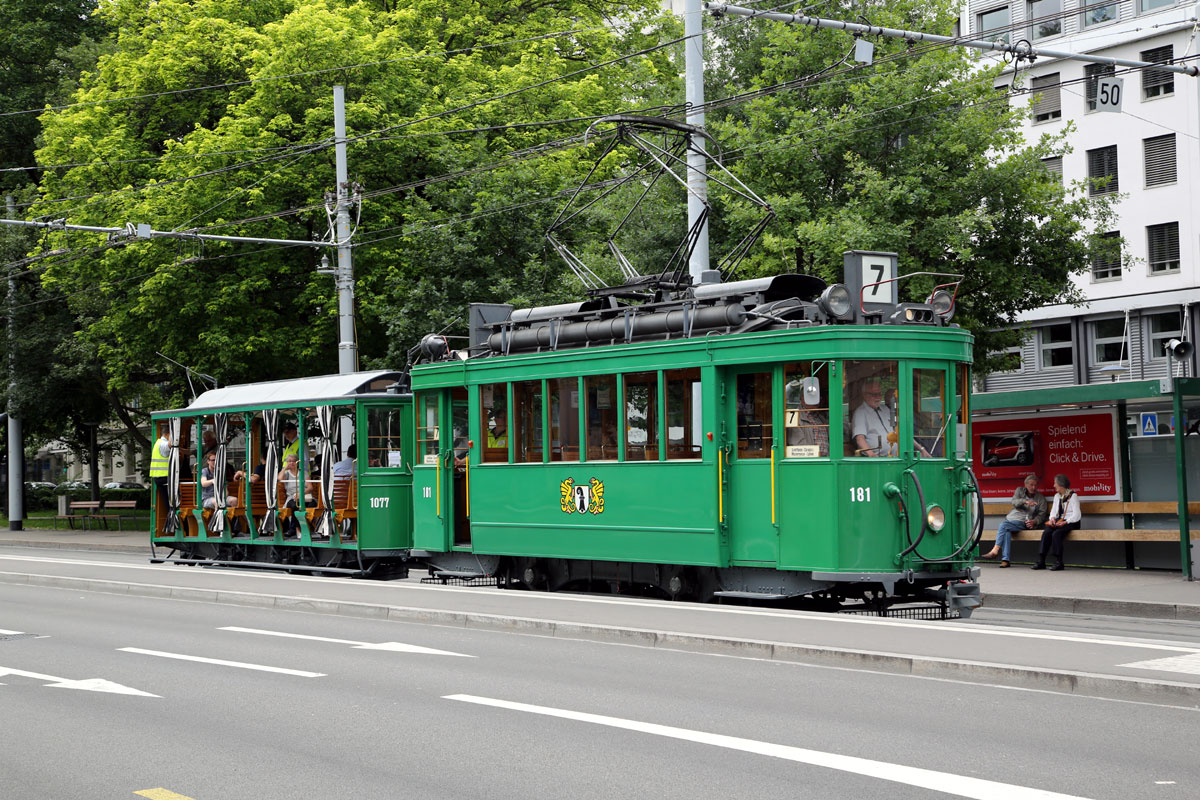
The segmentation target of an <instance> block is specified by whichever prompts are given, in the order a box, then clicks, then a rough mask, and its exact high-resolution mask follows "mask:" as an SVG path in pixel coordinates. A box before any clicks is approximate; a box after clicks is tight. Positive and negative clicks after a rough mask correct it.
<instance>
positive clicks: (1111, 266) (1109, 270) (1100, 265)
mask: <svg viewBox="0 0 1200 800" xmlns="http://www.w3.org/2000/svg"><path fill="white" fill-rule="evenodd" d="M1102 238H1103V239H1106V240H1110V241H1111V240H1115V239H1120V238H1121V232H1120V231H1109V232H1108V233H1106V234H1103V236H1102ZM1104 244H1108V242H1105V243H1104ZM1119 277H1121V247H1120V245H1119V244H1116V243H1115V242H1114V243H1112V244H1111V245H1109V246H1107V247H1105V246H1101V248H1100V249H1099V251H1098V252H1097V253H1096V254H1095V255H1093V256H1092V280H1097V281H1104V280H1109V279H1111V278H1119Z"/></svg>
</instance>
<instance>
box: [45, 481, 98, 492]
mask: <svg viewBox="0 0 1200 800" xmlns="http://www.w3.org/2000/svg"><path fill="white" fill-rule="evenodd" d="M90 488H92V482H91V481H63V482H62V483H60V484H59V485H58V486H55V487H54V489H55V491H58V492H76V491H79V490H81V489H90Z"/></svg>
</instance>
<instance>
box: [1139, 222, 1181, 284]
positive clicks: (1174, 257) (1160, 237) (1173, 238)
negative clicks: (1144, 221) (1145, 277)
mask: <svg viewBox="0 0 1200 800" xmlns="http://www.w3.org/2000/svg"><path fill="white" fill-rule="evenodd" d="M1146 249H1147V250H1148V251H1149V256H1150V258H1149V261H1150V274H1151V275H1161V274H1162V273H1164V272H1178V271H1179V223H1178V222H1164V223H1163V224H1161V225H1147V226H1146Z"/></svg>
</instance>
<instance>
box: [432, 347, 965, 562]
mask: <svg viewBox="0 0 1200 800" xmlns="http://www.w3.org/2000/svg"><path fill="white" fill-rule="evenodd" d="M971 346H972V337H971V336H970V334H969V333H968V332H966V331H963V330H961V329H958V328H943V327H925V326H900V325H870V326H855V325H837V326H832V325H826V326H819V327H818V326H814V327H803V328H796V329H791V330H784V331H778V330H777V331H766V332H760V333H750V334H741V335H726V336H713V337H707V338H691V339H680V340H673V341H657V342H650V343H640V344H626V345H614V346H599V347H590V348H580V349H571V350H563V351H557V352H543V353H529V354H519V355H508V356H495V357H491V358H476V359H470V360H467V361H454V362H447V363H433V364H426V365H420V366H417V367H416V368H414V370H413V375H412V380H413V391H414V393H415V394H416V396H417V398H418V402H421V399H422V398H430V402H438V403H440V406H439V407H440V408H441V409H442V412H443V413H446V412H447V410H448V406H449V402H450V401H449V396H450V394H451V393H452V392H454V391H455V390H457V391H458V392H459V394H460V396H461V392H462V390H463V389H466V390H467V391H466V403H467V409H468V416H467V419H468V420H469V439H470V442H469V453H470V458H469V464H470V466H469V469H467V470H466V471H465V472H461V471H460V473H459V474H457V475H456V474H455V471H454V470H453V469H452V468H451V463H452V460H453V459H452V456H451V454H452V452H453V443H452V438H453V435H452V432H451V431H450V426H449V425H442V426H441V429H440V431H439V434H438V435H439V441H438V448H439V449H438V454H437V456H436V457H431V458H428V459H426V460H424V461H418V462H416V463H415V466H414V477H413V481H414V486H415V487H416V493H415V495H414V506H413V520H414V527H415V531H416V536H415V545H416V546H417V547H419V548H422V549H426V550H430V551H448V550H451V549H457V550H464V551H470V552H474V553H477V554H488V555H508V556H527V557H544V558H558V557H561V558H579V559H595V560H611V561H633V562H646V563H661V564H683V565H704V566H711V567H728V566H759V567H769V568H777V569H785V570H811V571H818V572H844V573H866V572H897V571H902V570H906V569H913V568H918V569H919V568H922V567H924V566H927V565H926V564H925V563H924V562H921V561H918V560H916V558H915V556H912V555H910V556H908V557H907V558H906V559H904V560H903V563H900V561H899V560H898V559H897V556H898V554H899V553H901V552H902V551H903V550H904V549H905V548H906V547H907V546H908V541H907V539H906V536H905V531H904V526H903V524H902V522H901V520H902V516H901V513H900V508H901V507H900V504H899V503H898V502H897V501H896V500H895V499H889V498H888V497H887V496H886V495H885V491H887V487H888V486H889V485H892V486H895V487H896V488H897V489H898V490H899V495H900V499H902V500H903V501H904V503H905V505H906V508H907V510H908V517H909V525H910V526H911V535H912V536H913V537H916V536H917V535H918V533H919V532H920V531H921V527H922V525H921V522H922V518H923V517H924V516H925V509H923V508H920V503H919V500H918V496H917V493H916V490H915V486H916V484H915V482H914V481H913V480H912V479H911V478H910V477H909V476H907V475H906V474H905V473H906V470H909V469H911V471H912V473H913V474H914V475H915V476H916V478H917V479H918V480H919V481H920V484H921V486H922V487H923V489H924V501H925V504H926V506H929V505H931V504H935V503H936V504H937V505H939V506H941V508H942V509H943V510H944V512H945V518H946V523H945V526H944V528H943V529H942V530H941V531H938V532H934V531H933V530H932V529H931V530H929V531H928V532H927V533H926V534H925V536H924V539H923V541H922V542H921V544H920V547H919V553H920V555H921V556H922V557H924V559H937V558H944V557H946V556H950V555H952V554H953V553H954V552H955V551H956V550H957V549H959V547H960V546H961V545H962V544H963V542H964V541H966V539H967V537H968V536H969V535H970V533H971V530H970V528H971V524H972V515H971V513H969V512H968V511H967V509H966V504H967V497H968V491H967V486H968V484H969V481H968V480H967V478H966V477H965V468H966V465H968V464H969V458H968V453H966V452H965V450H958V449H957V448H958V447H959V446H960V445H959V443H960V442H961V441H964V439H965V441H969V438H967V437H961V436H959V435H958V433H959V432H958V431H957V430H956V427H955V420H956V419H957V418H958V417H957V415H958V414H959V409H958V408H957V400H956V398H957V397H958V390H956V387H961V386H963V385H967V384H968V381H967V380H966V377H967V368H968V365H969V363H970V359H971ZM809 361H816V362H824V363H825V364H826V367H825V368H826V369H828V370H829V374H830V376H831V377H830V379H829V380H828V408H829V409H830V411H831V424H830V428H829V438H830V441H831V444H832V452H831V455H830V456H829V457H819V458H788V457H785V456H784V447H783V442H782V441H781V436H780V432H781V431H783V430H784V425H783V414H784V408H783V405H784V404H783V403H781V402H773V404H772V408H773V415H774V419H773V420H771V423H772V424H771V431H772V433H771V436H770V437H768V438H770V441H771V444H772V445H773V448H774V449H773V453H772V455H771V456H769V457H765V458H746V459H739V458H738V456H737V450H738V443H737V440H736V437H737V433H736V430H737V429H736V413H737V408H736V405H737V403H736V397H735V391H734V388H733V383H734V382H735V381H736V379H737V376H738V375H739V374H745V373H754V372H759V373H770V374H771V375H772V376H773V378H772V379H773V381H774V383H773V393H772V397H776V398H777V397H778V395H779V392H778V391H774V390H778V389H780V388H781V386H782V384H781V378H780V376H781V373H782V365H784V364H788V363H793V362H809ZM850 361H854V362H868V361H884V362H895V363H896V364H897V370H898V372H897V384H898V386H910V385H911V384H912V380H913V370H914V369H920V370H925V371H927V372H930V373H934V374H941V375H943V376H944V383H943V386H944V390H943V398H942V399H943V402H942V405H941V413H942V414H943V415H944V420H945V424H944V426H943V429H942V430H943V432H944V433H945V437H944V440H943V441H942V448H943V451H944V452H946V453H948V454H949V456H950V457H948V458H933V457H929V458H927V457H915V456H914V455H913V452H915V451H914V448H913V447H909V448H907V450H908V451H909V452H903V451H902V452H901V454H900V456H897V457H890V458H862V457H859V458H852V457H847V456H845V455H843V451H842V446H843V445H842V444H841V443H842V441H843V434H842V431H843V430H848V428H849V419H848V418H847V417H848V416H849V414H850V413H852V412H853V410H852V409H849V410H848V412H849V413H847V414H845V415H844V414H843V413H842V408H843V398H842V388H843V386H842V368H843V365H844V364H845V363H846V362H850ZM689 368H698V369H699V370H700V376H701V394H702V402H701V409H700V428H701V431H700V432H701V433H702V434H703V435H702V436H701V437H700V443H699V444H700V447H699V458H697V459H694V460H667V459H666V458H665V452H664V451H665V447H659V448H658V449H659V455H658V459H659V460H657V461H654V460H651V461H641V460H636V461H635V460H629V461H623V462H613V461H587V460H579V461H567V462H561V461H555V462H550V461H547V460H546V459H545V456H543V462H542V463H480V460H481V458H482V455H483V453H482V450H483V447H482V444H483V441H484V437H485V436H486V435H487V433H486V431H484V429H483V423H482V421H481V407H480V406H481V401H480V394H481V392H480V390H479V388H478V387H481V386H484V385H488V384H493V385H494V384H512V382H516V381H537V380H552V379H558V378H565V379H574V378H583V377H586V376H589V375H622V376H623V375H626V374H634V373H647V372H654V371H661V370H680V369H689ZM622 385H623V384H622ZM662 385H663V382H662V376H661V373H660V375H659V387H660V391H661V387H662ZM580 386H581V387H582V384H580ZM508 391H509V400H510V403H511V398H512V396H513V395H512V392H513V389H512V387H511V385H510V386H509V389H508ZM664 399H665V398H663V397H662V396H661V394H660V396H659V401H660V404H661V402H662V401H663V400H664ZM622 402H623V401H622ZM914 402H915V401H913V400H912V399H907V398H906V399H905V400H902V401H901V403H902V405H901V406H900V418H899V441H900V442H906V441H907V442H912V441H914V432H913V423H912V416H913V415H912V414H911V405H912V404H913V403H914ZM581 405H582V403H581ZM546 406H547V398H546V395H545V392H543V394H542V414H543V419H545V420H548V419H549V416H548V414H547V411H546ZM418 413H419V412H418ZM506 413H507V412H506ZM510 416H511V415H510ZM963 416H964V417H965V416H966V415H963ZM445 418H446V417H443V419H445ZM580 419H581V433H580V436H581V438H582V436H583V434H582V429H583V423H582V420H583V419H584V415H583V413H582V412H581V414H580ZM508 424H509V430H510V431H511V430H512V422H511V419H510V421H509V423H508ZM621 424H622V426H623V424H624V423H621ZM663 429H664V430H665V426H664V428H663ZM543 431H544V433H543V447H542V452H543V454H546V453H548V452H549V449H550V448H549V444H548V442H549V431H548V430H547V429H546V426H544V427H543ZM508 438H509V440H510V441H509V444H508V447H509V459H510V461H511V458H512V453H513V444H512V441H511V440H512V438H513V437H512V436H510V437H508ZM660 444H661V442H660ZM964 447H965V445H964ZM624 448H625V445H622V450H624ZM579 449H580V451H581V452H582V451H584V450H585V447H584V446H583V444H582V443H581V445H580V448H579ZM719 462H720V463H719ZM772 465H773V466H774V498H773V499H774V508H773V509H772ZM568 478H570V479H572V481H573V483H574V485H576V486H578V485H579V484H580V482H589V483H590V482H591V481H592V479H593V478H594V479H596V480H597V481H599V482H600V483H601V484H602V486H603V510H602V511H601V512H600V513H591V512H586V513H584V512H579V511H576V512H574V513H566V512H565V511H564V510H563V508H562V494H563V493H562V491H561V486H562V482H563V481H564V480H566V479H568ZM456 481H457V482H462V483H469V503H465V502H462V501H461V500H460V501H459V504H458V507H457V508H456V506H455V501H454V492H455V482H456ZM719 486H720V488H718V487H719ZM468 504H469V508H470V513H469V519H468V520H466V521H465V524H464V520H462V519H460V517H463V516H466V515H467V513H466V506H467V505H468ZM772 516H773V517H774V521H772ZM464 529H465V530H466V532H465V533H464V532H463V531H464ZM972 556H973V554H971V553H966V554H964V555H962V556H961V557H959V558H958V559H956V560H955V562H954V563H955V564H957V565H959V566H961V565H962V564H964V563H968V562H969V561H970V559H971V558H972Z"/></svg>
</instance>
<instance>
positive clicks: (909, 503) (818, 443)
mask: <svg viewBox="0 0 1200 800" xmlns="http://www.w3.org/2000/svg"><path fill="white" fill-rule="evenodd" d="M848 274H849V268H848ZM893 274H894V273H893ZM853 288H854V289H856V290H858V292H859V296H860V298H861V297H863V296H864V295H863V292H864V291H865V290H864V289H863V288H862V284H861V282H860V283H859V285H857V286H853ZM851 296H852V294H851V291H850V290H849V289H848V288H847V286H846V285H843V284H834V285H832V286H828V287H826V285H825V283H824V282H823V281H821V280H819V279H817V278H812V277H808V276H800V275H781V276H776V277H774V278H764V279H757V280H748V281H737V282H732V283H717V284H704V285H701V286H698V287H689V288H686V289H684V290H683V291H681V292H678V293H675V292H672V293H662V294H660V297H659V299H658V301H657V302H643V303H640V304H637V305H625V304H623V303H622V302H621V301H620V300H619V299H618V298H617V297H615V296H613V295H607V296H593V297H592V298H591V299H589V300H587V301H584V302H581V303H573V304H564V305H560V306H553V307H545V308H534V309H519V310H513V309H512V308H511V307H507V306H495V305H490V306H482V305H479V306H473V307H472V309H471V318H472V335H471V340H472V341H471V345H470V347H469V348H466V349H462V350H454V349H452V348H451V347H450V345H449V341H448V340H447V339H446V338H445V337H442V336H435V335H431V336H427V337H425V339H424V340H422V342H421V344H420V345H419V346H418V347H417V348H414V351H419V352H420V354H421V355H420V358H419V359H418V363H417V364H415V365H414V366H411V368H410V369H408V370H406V371H404V372H371V373H355V374H350V375H335V376H324V377H317V378H303V379H298V380H292V381H279V382H273V383H261V384H249V385H243V386H234V387H228V388H224V389H216V390H212V391H209V392H206V393H204V394H202V395H201V396H199V397H198V398H197V399H196V400H195V401H194V402H193V403H192V404H191V405H189V406H188V407H187V408H186V409H177V410H172V411H163V412H159V413H157V414H155V415H154V418H155V420H156V423H157V432H158V434H159V435H160V436H163V435H164V434H165V435H166V438H167V439H168V440H169V441H168V445H167V451H168V452H169V458H168V462H169V463H168V469H167V473H168V474H167V476H166V477H165V478H162V477H160V478H158V479H157V480H156V481H155V483H156V487H155V490H154V494H155V518H154V519H155V522H154V531H153V533H152V544H153V547H154V548H155V555H154V560H156V561H171V562H177V563H209V564H234V563H236V564H256V565H262V566H268V567H274V568H281V569H291V570H311V571H323V572H335V573H337V572H340V573H348V574H354V575H376V576H387V575H406V574H407V570H408V567H409V566H410V565H412V564H420V565H422V566H425V567H427V568H428V569H429V570H430V572H431V573H432V574H433V575H434V576H436V577H438V578H439V579H441V580H448V579H451V578H459V579H467V580H469V579H475V578H488V579H496V581H497V582H498V583H499V584H500V585H503V586H523V587H526V588H530V589H546V590H556V589H583V590H597V589H599V590H604V591H620V592H636V593H643V594H652V595H657V596H662V597H669V598H694V599H701V600H709V599H712V598H717V597H733V598H761V599H782V598H801V597H804V598H808V599H807V600H805V601H803V602H805V603H807V604H808V605H810V606H811V607H815V608H837V607H847V606H851V607H863V608H867V609H870V610H875V611H879V612H881V613H882V612H884V611H886V610H887V609H888V608H889V607H890V606H893V605H896V604H901V603H913V602H922V601H925V602H927V601H930V600H933V601H935V602H936V603H937V604H938V606H940V609H941V612H942V613H943V614H944V613H946V612H947V611H951V612H958V613H961V614H964V615H965V614H969V613H970V611H971V609H972V608H973V607H974V606H975V605H977V604H978V584H977V583H976V582H975V578H976V577H977V576H978V571H977V569H976V568H975V567H974V557H975V547H976V545H977V544H978V538H979V535H980V533H981V530H982V525H981V520H982V514H981V513H980V506H979V504H980V501H979V492H978V488H977V485H976V483H975V480H974V476H973V475H972V474H971V471H970V466H969V465H970V458H969V453H968V451H967V449H968V446H969V444H968V443H969V442H970V437H969V433H968V425H969V412H968V402H969V386H970V375H969V364H970V359H971V346H972V337H971V335H970V334H969V333H968V332H966V331H964V330H962V329H960V328H958V327H957V326H954V325H951V324H949V317H950V314H951V313H952V307H953V301H952V299H951V300H950V302H949V303H947V302H945V301H944V300H945V299H944V298H943V301H940V302H939V301H937V298H936V297H934V298H930V302H926V303H895V302H891V303H873V304H870V305H868V304H866V303H863V302H862V301H861V299H860V302H859V304H858V306H857V307H855V306H854V304H853V303H852V302H851V300H850V298H851ZM947 297H948V295H947ZM351 444H353V445H355V447H356V450H355V452H353V453H352V452H351V451H350V446H351ZM156 447H157V445H156ZM289 462H294V463H295V464H296V467H290V466H289ZM347 467H348V468H349V469H348V470H347ZM289 469H293V470H294V473H292V477H291V478H290V479H289V477H288V475H289ZM205 470H207V472H205ZM296 474H298V475H299V477H298V478H297V477H295V475H296ZM206 475H207V478H206V477H205V476H206ZM289 480H290V484H289ZM222 486H224V487H225V491H224V492H222V491H220V490H219V487H222ZM159 548H166V549H167V550H168V551H169V552H168V553H167V555H165V556H159V555H158V550H159Z"/></svg>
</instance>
